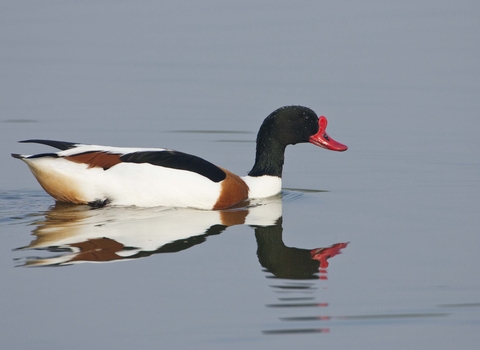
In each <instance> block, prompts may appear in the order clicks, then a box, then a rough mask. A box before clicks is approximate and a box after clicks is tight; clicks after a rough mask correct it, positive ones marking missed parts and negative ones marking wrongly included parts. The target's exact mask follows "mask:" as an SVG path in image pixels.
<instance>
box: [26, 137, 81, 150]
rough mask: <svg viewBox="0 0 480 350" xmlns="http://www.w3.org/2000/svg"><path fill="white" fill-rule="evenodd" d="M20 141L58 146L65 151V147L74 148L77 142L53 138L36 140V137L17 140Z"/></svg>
mask: <svg viewBox="0 0 480 350" xmlns="http://www.w3.org/2000/svg"><path fill="white" fill-rule="evenodd" d="M18 142H20V143H40V144H42V145H47V146H51V147H55V148H58V149H60V150H62V151H65V150H67V149H71V148H75V147H76V146H77V145H78V143H75V142H68V141H54V140H38V139H32V140H23V141H18Z"/></svg>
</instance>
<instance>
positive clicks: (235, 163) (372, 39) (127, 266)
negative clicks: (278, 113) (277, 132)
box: [0, 0, 480, 349]
mask: <svg viewBox="0 0 480 350" xmlns="http://www.w3.org/2000/svg"><path fill="white" fill-rule="evenodd" d="M479 18H480V3H478V2H477V1H456V2H451V1H418V0H417V1H403V2H401V3H400V2H399V3H398V4H393V3H388V4H387V3H385V2H379V1H364V2H349V1H337V2H334V3H333V2H330V3H324V2H319V1H296V2H286V1H245V0H244V1H241V2H228V3H226V2H220V1H209V0H207V1H203V2H201V3H199V2H193V1H175V2H173V1H172V2H169V3H167V2H158V1H136V2H130V1H102V2H85V1H82V2H66V1H42V2H37V1H10V0H4V1H2V3H1V4H0V42H1V50H0V77H1V78H0V146H1V149H2V150H3V151H2V152H0V162H1V164H2V166H1V173H0V176H1V177H0V181H1V182H0V190H1V191H0V224H1V226H0V230H1V232H0V242H1V244H0V249H1V253H0V271H1V274H0V276H1V284H0V315H1V316H0V342H1V343H2V348H5V349H7V348H8V349H32V348H35V349H52V348H68V349H87V348H89V349H91V348H103V349H127V348H132V347H135V348H143V349H154V348H155V349H157V348H164V349H177V348H185V347H186V346H187V345H190V346H191V344H195V348H196V349H216V348H218V349H226V348H227V349H245V348H246V347H252V346H254V347H255V348H263V349H286V348H292V347H295V346H302V347H312V346H315V347H324V348H330V349H335V348H339V349H347V348H358V349H361V348H368V349H406V348H409V349H425V348H436V349H451V348H459V349H476V348H477V347H478V344H479V342H480V332H479V331H478V330H479V326H480V274H479V273H478V266H479V264H480V254H479V253H478V249H479V247H480V239H479V228H480V216H479V209H480V161H479V151H478V150H479V148H480V147H479V146H480V141H479V138H478V133H479V131H480V118H478V113H479V111H480V96H479V95H480V67H479V65H480V63H479V62H480V57H479V51H480V49H479V42H478V38H479V34H480V24H479V21H478V19H479ZM287 104H301V105H307V106H309V107H311V108H313V109H314V110H315V111H316V112H317V113H319V114H324V115H326V116H327V117H328V118H329V128H328V130H329V134H330V135H331V136H332V137H333V138H335V139H337V140H338V141H340V142H343V143H345V144H347V145H348V146H349V147H350V148H349V150H348V151H347V152H346V153H341V154H339V153H334V152H327V151H324V150H321V149H319V148H316V147H313V146H311V145H297V146H295V147H290V148H288V149H287V154H286V164H285V168H284V187H285V188H287V190H285V191H284V192H283V197H281V198H276V199H274V200H273V202H274V203H270V202H265V203H262V204H263V205H261V206H260V208H263V209H264V210H263V212H260V213H256V212H255V211H254V210H251V212H248V213H247V212H246V211H245V210H244V211H243V212H244V215H246V216H247V223H249V222H253V223H256V226H254V227H252V225H248V224H246V225H237V226H232V227H229V228H227V229H226V230H224V231H223V232H221V233H220V234H211V233H212V231H208V232H209V235H207V236H205V234H206V233H205V230H206V229H208V227H216V226H215V225H216V224H218V222H217V221H218V220H216V218H215V217H211V216H209V215H205V216H202V215H200V216H199V218H198V225H197V226H195V227H194V228H193V227H192V228H191V227H190V226H185V225H186V223H187V222H189V221H191V222H192V223H193V222H194V223H197V221H196V220H197V219H195V220H193V219H189V218H194V217H196V216H195V215H196V214H195V215H194V214H189V213H187V214H188V215H187V216H186V217H187V219H185V217H183V218H181V219H179V220H177V221H175V220H174V219H172V222H170V221H168V223H169V225H170V224H171V225H172V226H171V227H172V229H171V230H169V231H168V233H163V231H162V230H163V229H164V228H165V227H166V226H167V225H166V224H165V223H166V222H167V219H162V220H163V221H162V220H160V219H161V218H162V216H161V215H160V213H162V215H164V214H165V215H167V216H168V215H170V214H172V213H173V212H174V211H166V212H164V211H159V212H156V211H155V210H153V211H151V210H150V211H142V210H134V209H130V210H126V209H125V210H124V211H122V210H120V209H118V210H117V209H113V208H108V209H103V210H100V211H88V210H83V209H78V211H79V212H77V211H76V210H77V209H72V208H67V209H66V210H63V209H62V208H53V204H54V203H53V201H52V200H51V199H50V198H49V197H48V196H47V195H45V194H44V193H43V192H42V191H41V190H40V189H39V186H38V185H37V184H36V182H35V180H34V179H33V176H32V175H31V174H30V172H29V171H28V169H27V167H26V166H25V165H24V164H22V163H21V162H19V161H18V160H14V159H12V158H10V153H11V152H15V153H34V152H43V151H45V150H47V148H46V147H44V146H35V145H23V144H16V141H18V140H22V139H28V138H47V139H49V138H50V139H60V140H70V141H77V142H85V143H96V144H106V145H119V146H144V147H169V148H173V149H178V150H181V151H184V152H190V153H194V154H196V155H199V156H202V157H204V158H207V159H208V160H210V161H212V162H214V163H216V164H219V165H221V166H224V167H226V168H228V169H230V170H232V171H234V172H236V173H239V174H245V173H246V172H247V171H248V170H249V169H250V167H251V165H252V164H253V155H254V148H255V144H254V142H253V141H254V139H255V133H256V131H257V130H258V127H259V125H260V123H261V121H262V120H263V118H264V117H265V116H267V115H268V114H269V113H270V112H271V111H273V110H274V109H276V108H277V107H280V106H282V105H287ZM191 131H198V132H191ZM211 131H217V132H215V133H214V132H211ZM233 131H235V132H237V133H233ZM238 132H241V133H238ZM232 155H233V156H232ZM292 188H293V189H292ZM295 189H311V190H321V191H328V192H308V191H300V190H295ZM72 211H73V212H72ZM182 213H183V212H182V211H180V214H182ZM183 214H185V213H183ZM183 214H182V215H183ZM282 214H283V219H282V220H283V224H282V226H279V225H278V224H277V225H276V226H271V225H272V222H274V221H275V220H276V219H278V217H279V215H282ZM72 216H73V219H72ZM168 220H170V219H168ZM249 220H250V221H249ZM277 222H278V221H277ZM72 225H73V227H74V228H72ZM202 225H203V226H202ZM168 227H170V226H168ZM255 227H256V228H255ZM96 228H99V229H100V230H101V235H102V236H101V237H110V235H111V237H114V238H115V237H116V239H118V240H119V241H122V242H127V243H126V246H128V247H130V248H131V247H137V248H138V247H146V248H144V250H142V249H137V250H135V249H133V248H131V249H130V248H129V249H130V251H128V250H126V251H125V252H124V254H126V255H128V254H133V252H134V253H135V254H137V253H138V252H139V251H143V252H145V251H148V252H150V253H149V254H146V253H144V254H143V255H142V254H139V253H138V254H137V255H135V257H140V256H144V257H143V258H138V259H127V260H124V261H123V262H112V263H103V264H99V263H80V264H74V265H71V266H67V267H61V268H54V267H45V268H38V267H24V266H23V265H25V264H28V263H29V262H32V261H35V258H39V257H42V258H53V257H56V258H58V257H65V256H67V255H68V254H69V250H67V249H65V247H63V246H61V247H60V248H50V251H49V250H46V249H39V250H34V249H27V250H17V248H21V247H26V246H29V245H30V244H31V241H34V240H35V239H36V238H38V235H41V234H44V232H47V236H48V232H49V230H54V231H55V230H59V232H60V233H59V235H60V236H62V234H66V235H68V234H72V232H77V233H78V234H79V235H85V237H90V238H91V236H89V235H92V234H93V235H95V232H96V231H95V230H96ZM269 228H270V229H271V230H273V231H274V232H273V233H272V234H271V235H270V234H269V233H268V232H266V231H268V230H270V229H269ZM202 230H203V231H202ZM262 230H263V231H262ZM260 231H262V232H260ZM92 232H93V233H92ZM139 232H141V233H142V235H140V234H139ZM188 232H191V235H193V236H195V237H197V238H190V239H189V238H188V237H189V233H188ZM32 233H34V234H36V235H37V236H32ZM215 233H218V232H215ZM140 236H141V237H142V239H138V237H140ZM62 237H63V236H62ZM99 237H100V236H99ZM101 237H100V238H101ZM271 237H276V238H278V239H277V241H275V242H273V243H272V242H266V241H265V240H269V239H270V238H271ZM162 238H164V239H165V240H166V241H169V240H170V241H174V240H179V241H181V242H183V243H185V242H186V243H185V244H187V245H188V244H190V245H192V247H191V248H188V249H185V248H186V245H183V246H182V249H183V250H181V251H179V252H177V253H168V254H167V253H162V252H157V254H152V253H151V252H152V251H154V250H155V247H158V246H157V245H156V244H157V243H158V242H156V240H157V239H158V240H159V241H160V240H161V239H162ZM137 239H138V242H137V241H136V240H137ZM346 242H349V243H348V245H347V246H346V247H345V248H343V249H342V251H341V254H338V255H336V256H332V257H331V258H330V260H328V262H329V266H328V267H327V268H325V269H322V271H320V272H319V273H316V274H314V276H313V277H316V278H315V279H301V280H299V279H292V278H291V277H290V278H285V276H284V275H282V274H281V273H279V272H278V271H273V269H272V268H270V269H269V268H268V267H265V266H262V265H265V262H264V260H262V259H263V258H262V254H261V251H262V249H263V248H262V247H264V246H265V244H267V243H268V244H270V243H271V244H273V246H275V247H277V248H278V251H279V252H287V251H288V252H292V251H293V250H292V249H293V248H301V249H304V250H306V251H308V250H310V249H313V248H319V247H331V246H332V245H334V244H337V243H346ZM165 243H166V242H163V243H161V244H165ZM135 244H136V245H135ZM158 244H160V243H158ZM268 244H267V246H269V247H272V245H268ZM54 245H55V244H53V246H54ZM47 246H48V245H47ZM62 247H63V248H62ZM44 248H45V247H44ZM288 248H292V249H288ZM148 249H150V250H148ZM52 250H53V251H52ZM257 251H258V252H259V253H257ZM285 254H287V253H281V254H280V256H284V255H285ZM128 256H130V255H128ZM285 256H286V255H285ZM37 260H38V259H37ZM281 260H282V259H280V263H283V262H282V261H281ZM290 266H294V267H295V266H297V267H298V266H299V265H297V264H296V263H293V265H290ZM274 273H277V274H278V275H279V276H277V277H279V278H273V277H274ZM310 277H312V276H310Z"/></svg>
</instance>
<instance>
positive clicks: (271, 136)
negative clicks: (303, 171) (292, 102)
mask: <svg viewBox="0 0 480 350" xmlns="http://www.w3.org/2000/svg"><path fill="white" fill-rule="evenodd" d="M326 129H327V118H325V117H324V116H321V117H318V116H317V115H316V114H315V112H314V111H312V110H311V109H310V108H307V107H302V106H286V107H281V108H279V109H277V110H275V111H274V112H272V113H271V114H270V115H269V116H268V117H267V118H266V119H265V120H264V122H263V124H262V126H261V127H260V131H259V133H258V136H259V139H258V140H257V141H261V142H262V141H263V142H265V141H266V140H269V141H272V140H275V141H277V142H278V143H279V144H280V145H281V147H286V146H287V145H295V144H297V143H302V142H310V143H312V144H314V145H316V146H319V147H322V148H325V149H328V150H331V151H339V152H343V151H346V150H347V149H348V147H347V146H346V145H344V144H341V143H340V142H337V141H335V140H334V139H332V138H331V137H330V136H328V134H327V132H326ZM265 136H266V137H265ZM260 139H261V140H260Z"/></svg>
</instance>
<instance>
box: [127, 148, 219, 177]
mask: <svg viewBox="0 0 480 350" xmlns="http://www.w3.org/2000/svg"><path fill="white" fill-rule="evenodd" d="M120 160H121V161H122V162H125V163H149V164H152V165H158V166H163V167H166V168H172V169H178V170H186V171H192V172H195V173H197V174H200V175H202V176H205V177H206V178H208V179H210V180H212V181H213V182H220V181H223V180H224V179H225V178H226V176H227V175H226V174H225V172H224V171H223V170H222V169H220V168H219V167H217V166H216V165H214V164H212V163H210V162H208V161H206V160H205V159H202V158H200V157H197V156H192V155H191V154H187V153H182V152H178V151H171V150H167V151H141V152H133V153H128V154H124V155H123V156H121V157H120Z"/></svg>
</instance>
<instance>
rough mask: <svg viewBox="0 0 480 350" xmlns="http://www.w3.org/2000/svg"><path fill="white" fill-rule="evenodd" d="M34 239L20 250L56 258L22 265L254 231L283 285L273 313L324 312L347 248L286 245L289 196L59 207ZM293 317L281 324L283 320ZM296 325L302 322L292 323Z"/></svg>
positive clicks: (261, 254)
mask: <svg viewBox="0 0 480 350" xmlns="http://www.w3.org/2000/svg"><path fill="white" fill-rule="evenodd" d="M35 224H36V228H35V229H34V230H33V235H34V237H35V239H34V240H33V241H32V242H31V243H30V244H29V245H27V246H25V247H21V248H17V249H15V250H16V251H28V250H36V251H37V252H38V251H43V252H46V253H47V252H48V253H54V254H56V255H54V256H48V257H39V256H35V257H27V258H21V259H18V263H19V265H20V266H65V265H72V264H79V263H87V262H97V263H98V262H114V261H122V260H131V259H138V258H145V257H148V256H151V255H153V254H158V253H173V252H179V251H183V250H186V249H188V248H191V247H193V246H195V245H198V244H200V243H203V242H205V241H206V240H207V237H209V236H212V235H218V234H220V233H222V232H223V231H224V230H226V229H227V228H228V227H229V226H233V225H248V226H250V227H252V228H253V229H254V231H255V238H256V241H257V256H258V260H259V262H260V264H261V265H262V267H263V268H264V269H265V271H266V272H267V273H268V274H269V275H268V276H267V277H268V278H273V279H276V280H277V281H278V283H277V284H275V285H272V286H271V287H272V288H273V290H274V291H275V293H278V294H279V295H280V297H279V298H278V300H279V302H278V303H276V304H268V305H266V306H267V307H269V308H290V309H291V310H295V309H296V308H317V307H326V306H328V303H326V302H315V295H316V294H318V293H317V292H316V290H317V289H318V287H317V284H318V283H320V281H322V280H325V279H327V267H328V265H329V259H331V258H333V257H334V256H336V255H338V254H340V252H341V249H344V248H346V247H347V244H348V243H336V244H333V245H331V246H329V247H324V248H314V249H301V248H295V247H287V246H286V245H285V244H284V242H283V237H282V235H283V227H282V197H281V196H277V197H274V198H270V199H268V200H262V201H261V202H257V203H256V202H253V201H252V202H250V203H248V204H247V205H245V206H244V207H240V208H236V209H230V210H223V211H221V210H219V211H202V210H195V209H178V210H177V209H171V208H160V207H159V208H120V207H116V208H115V207H106V208H100V209H91V208H89V207H86V206H76V205H65V204H63V205H62V204H56V205H55V206H54V207H53V208H52V209H51V210H49V211H48V212H47V214H46V216H45V219H44V220H42V221H39V222H36V223H35ZM291 319H292V318H280V320H281V321H285V320H291ZM293 319H297V318H293ZM327 331H328V328H309V329H305V328H301V329H299V328H295V327H285V326H283V327H280V329H273V330H264V331H263V332H262V333H263V334H285V333H311V332H317V333H318V332H327Z"/></svg>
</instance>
